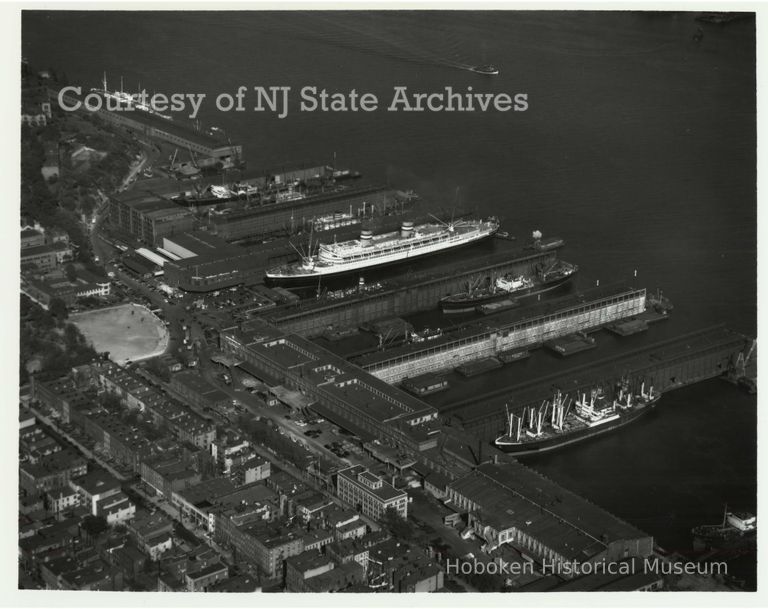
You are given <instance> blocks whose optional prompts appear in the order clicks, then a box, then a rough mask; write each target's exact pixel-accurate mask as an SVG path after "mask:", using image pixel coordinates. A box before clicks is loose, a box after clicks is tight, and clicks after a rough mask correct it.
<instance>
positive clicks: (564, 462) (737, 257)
mask: <svg viewBox="0 0 768 609" xmlns="http://www.w3.org/2000/svg"><path fill="white" fill-rule="evenodd" d="M700 25H701V27H702V29H703V31H704V38H703V40H702V41H701V43H700V44H696V43H695V42H693V41H692V35H693V34H694V33H695V32H696V29H697V28H698V27H699V26H700ZM754 52H755V30H754V21H753V20H743V21H738V22H734V23H731V24H728V25H725V26H716V25H707V24H699V23H697V22H695V21H694V15H693V14H690V13H665V14H661V13H630V12H621V13H619V12H615V13H599V14H595V13H588V12H570V13H562V12H554V13H543V12H520V13H512V12H510V13H503V12H501V13H499V12H477V13H456V12H444V13H426V12H387V13H372V12H362V13H330V12H326V13H238V12H228V13H207V14H201V13H172V14H169V13H154V14H152V15H150V16H148V15H147V14H144V13H123V14H115V13H98V12H94V13H90V14H82V13H70V14H63V13H59V14H51V13H43V12H41V13H32V12H29V13H27V14H26V15H25V17H24V20H23V54H24V56H26V57H27V58H28V59H29V60H30V61H31V62H32V63H33V64H34V65H38V66H41V67H46V66H53V67H54V68H55V69H56V70H57V71H58V72H62V71H63V72H65V73H66V75H67V77H68V79H69V81H70V82H71V83H73V84H83V85H84V86H85V87H95V86H98V84H99V82H100V80H101V75H102V72H103V71H104V70H106V71H107V72H108V75H109V77H110V82H111V85H112V86H117V85H118V82H119V77H120V75H122V76H123V77H124V82H125V83H126V88H128V89H135V88H136V86H137V83H138V82H141V84H142V86H144V87H146V88H147V89H148V90H150V91H152V90H155V91H158V92H164V93H173V92H205V93H207V94H208V96H209V98H208V99H207V100H206V102H205V103H204V106H203V110H202V112H201V116H200V119H201V120H202V122H203V123H204V124H206V125H217V126H219V127H222V128H224V129H225V130H226V131H227V132H229V133H230V134H232V137H233V139H235V140H237V141H239V142H242V143H243V144H244V146H245V158H246V159H247V161H248V164H249V167H251V168H258V167H266V166H273V165H276V164H281V163H290V162H293V161H298V160H302V159H320V160H325V161H327V162H330V161H331V159H332V157H333V154H334V152H335V153H336V155H337V158H338V160H339V165H343V166H349V167H352V168H354V169H357V170H359V171H362V172H363V173H364V174H365V175H366V176H368V177H372V178H378V179H382V180H385V179H386V180H390V181H391V182H392V183H393V184H394V185H396V186H398V187H402V188H409V187H410V188H415V189H416V190H417V191H418V192H419V193H420V194H421V195H422V196H423V197H425V198H427V199H430V200H432V201H433V202H434V203H435V205H438V206H443V207H450V206H451V205H452V204H453V202H454V200H455V196H456V194H455V193H456V189H457V187H460V192H461V195H460V196H461V199H462V202H463V203H464V204H465V205H466V206H467V207H470V208H475V209H476V210H477V211H478V212H479V213H483V214H491V213H493V214H496V215H499V216H501V217H502V218H503V224H504V228H505V229H506V230H509V231H510V232H512V233H514V234H518V235H527V234H530V232H531V231H532V230H534V229H539V230H541V231H542V232H543V233H544V234H545V235H560V236H562V237H564V238H565V239H566V240H567V246H566V249H565V250H564V251H563V257H564V258H566V259H567V260H570V261H573V262H576V263H577V264H579V265H580V267H581V276H580V277H579V284H580V285H582V286H589V285H594V283H595V282H596V281H597V280H600V281H601V283H609V282H611V281H614V280H616V279H619V278H625V279H628V278H631V277H632V275H633V272H634V271H635V270H637V279H636V280H635V284H636V285H639V286H645V287H647V288H648V289H649V290H655V289H656V288H657V287H661V288H662V289H663V290H664V291H665V294H667V295H668V296H669V297H670V298H671V299H672V300H673V301H674V303H675V311H674V319H673V320H671V321H670V322H668V323H666V324H663V326H664V327H662V326H659V327H658V328H654V329H653V335H652V336H649V337H647V338H640V339H638V340H641V341H642V340H660V339H661V338H665V337H668V336H670V337H671V336H674V335H676V334H680V333H683V332H686V331H689V330H695V329H698V328H701V327H704V326H707V325H711V324H716V323H721V322H722V323H726V324H727V325H728V326H729V327H731V328H733V329H734V330H738V331H741V332H744V333H749V334H752V335H754V333H755V332H756V325H757V323H756V313H757V311H756V300H757V296H756V251H757V249H756V215H757V214H756V209H757V206H756V170H755V162H756V160H755V158H756V157H755V154H756V153H755V151H756V132H755V61H754V57H755V56H754ZM491 62H492V63H494V64H496V65H498V66H499V68H500V70H501V73H500V74H499V75H498V76H495V77H487V76H482V75H478V74H475V73H472V72H470V71H467V70H466V69H462V66H466V65H476V64H481V63H491ZM239 85H247V86H254V85H263V86H271V85H281V86H282V85H286V86H291V87H293V94H292V98H293V100H294V104H293V105H292V107H291V108H290V113H289V115H288V117H287V118H285V119H282V120H280V119H277V118H276V117H275V116H274V115H272V114H268V113H263V112H262V113H257V112H244V113H235V112H231V113H221V112H218V111H216V109H215V108H214V106H213V104H212V98H213V97H214V96H215V95H216V94H218V93H219V92H223V91H228V92H234V91H235V90H236V88H237V87H238V86H239ZM309 85H315V86H317V87H318V88H323V87H325V88H326V89H328V90H329V91H343V92H347V91H349V90H350V89H353V88H355V89H357V90H358V91H359V92H367V91H370V92H373V93H375V94H377V95H378V97H379V99H380V108H379V110H378V111H376V112H371V113H351V112H347V113H322V112H300V111H299V109H298V106H297V104H298V100H299V97H298V90H299V89H300V88H301V87H304V86H309ZM399 85H403V86H408V87H409V89H410V90H411V91H418V92H439V91H442V90H443V88H444V87H446V86H452V87H454V89H455V90H457V91H464V90H466V87H467V86H472V87H473V88H474V90H475V91H479V92H506V93H509V94H511V95H514V94H515V93H520V92H524V93H527V94H528V102H529V109H528V110H527V111H526V112H508V113H499V112H488V113H429V112H423V113H415V112H414V113H404V112H387V111H386V110H385V107H386V105H387V104H388V102H389V100H390V98H391V95H392V90H393V87H394V86H399ZM249 99H251V98H249ZM497 243H499V242H497ZM485 247H488V246H485ZM490 247H500V245H498V244H495V245H492V246H490ZM462 255H463V254H454V256H457V258H456V259H459V258H460V257H461V256H462ZM484 378H485V377H484ZM484 382H485V383H486V384H487V383H490V384H491V385H492V386H498V387H501V386H503V385H504V383H505V382H508V379H505V376H504V375H503V374H494V375H491V376H488V377H487V379H485V381H484ZM436 399H437V398H436ZM527 462H528V463H530V464H531V465H532V466H533V467H535V468H536V469H538V470H539V471H541V472H543V473H544V474H546V475H547V476H549V477H551V478H553V479H555V480H557V481H559V482H562V483H563V484H565V485H566V486H568V487H569V488H571V489H573V490H575V491H577V492H579V493H581V494H583V495H584V496H585V497H588V498H589V499H590V500H592V501H594V502H595V503H597V504H599V505H601V506H603V507H605V508H606V509H608V510H609V511H611V512H613V513H615V514H617V515H619V516H621V517H623V518H625V519H626V520H628V521H630V522H632V523H634V524H636V525H638V526H639V527H641V528H642V529H644V530H647V531H648V532H650V533H652V534H653V535H655V536H656V538H657V539H658V542H659V543H660V544H661V545H662V546H665V547H667V548H668V549H686V548H687V547H688V546H689V544H690V540H689V537H688V531H689V529H690V527H691V526H693V525H696V524H700V523H703V522H715V521H717V520H718V519H719V518H720V514H721V510H722V506H723V504H724V503H726V502H727V503H729V504H731V505H733V506H738V507H744V508H746V509H756V495H755V494H756V400H755V398H754V397H750V396H745V395H743V394H740V393H738V391H737V390H735V389H734V388H733V387H731V386H729V385H726V384H725V383H722V382H720V381H711V382H707V383H702V384H700V385H698V386H693V387H689V388H687V389H682V390H678V391H676V392H673V393H670V394H668V395H666V396H665V397H664V398H663V403H662V404H660V407H659V409H658V412H657V413H655V414H654V415H653V416H651V417H648V418H646V419H644V420H641V421H638V422H637V423H636V424H634V425H633V426H631V427H630V428H627V429H625V430H623V431H622V432H621V433H617V434H614V435H609V436H607V437H603V438H600V439H597V440H595V441H593V442H589V443H586V444H584V445H577V446H573V447H570V448H567V449H565V450H563V451H561V452H557V453H554V454H551V455H549V456H543V457H536V458H532V459H528V461H527Z"/></svg>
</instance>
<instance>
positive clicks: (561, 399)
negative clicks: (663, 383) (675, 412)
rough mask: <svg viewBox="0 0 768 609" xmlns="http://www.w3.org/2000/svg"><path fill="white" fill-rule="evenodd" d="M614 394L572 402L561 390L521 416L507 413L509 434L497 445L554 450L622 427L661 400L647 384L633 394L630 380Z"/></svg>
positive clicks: (597, 392) (517, 450) (596, 393)
mask: <svg viewBox="0 0 768 609" xmlns="http://www.w3.org/2000/svg"><path fill="white" fill-rule="evenodd" d="M614 393H615V395H614V398H613V399H612V400H611V399H609V398H608V396H607V395H606V394H605V393H604V392H603V390H602V388H600V387H596V388H594V389H592V390H591V391H590V392H589V394H587V393H582V394H581V396H578V397H577V398H576V400H572V399H571V398H570V397H569V396H568V395H565V394H563V393H562V392H561V391H559V390H558V391H556V392H555V394H554V396H553V397H552V399H551V400H544V401H543V402H542V403H541V405H540V406H538V407H534V406H529V407H527V408H526V409H525V410H523V412H522V414H520V415H517V414H514V413H509V412H507V433H505V434H504V435H503V436H500V437H499V438H497V439H496V442H495V444H496V446H497V447H498V448H499V449H500V450H503V451H505V452H509V453H514V454H517V455H526V454H534V453H542V452H546V451H550V450H554V449H556V448H561V447H563V446H567V445H569V444H573V443H575V442H581V441H583V440H586V439H588V438H591V437H594V436H597V435H600V434H603V433H606V432H608V431H611V430H613V429H618V428H619V427H623V426H624V425H627V424H629V423H631V422H632V421H634V420H636V419H637V418H638V417H640V416H642V415H643V414H645V413H647V412H649V411H650V410H651V409H652V408H653V407H654V406H655V405H656V403H657V402H658V401H659V399H660V398H661V394H659V393H654V391H653V387H651V388H650V390H649V391H648V393H646V392H645V383H642V384H641V386H640V390H639V392H638V393H637V394H635V393H633V392H632V391H631V389H630V387H629V382H628V381H627V380H622V382H620V383H619V384H618V385H617V387H616V388H615V392H614Z"/></svg>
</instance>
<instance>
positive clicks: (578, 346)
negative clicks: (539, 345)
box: [544, 333, 597, 357]
mask: <svg viewBox="0 0 768 609" xmlns="http://www.w3.org/2000/svg"><path fill="white" fill-rule="evenodd" d="M544 346H545V347H546V348H547V349H549V350H550V351H552V352H553V353H555V354H557V355H559V356H560V357H568V356H569V355H575V354H576V353H581V352H582V351H588V350H590V349H594V348H596V347H597V341H596V340H595V339H594V338H592V337H591V336H589V335H587V334H584V333H576V334H567V335H565V336H563V337H561V338H553V339H552V340H548V341H547V342H545V343H544Z"/></svg>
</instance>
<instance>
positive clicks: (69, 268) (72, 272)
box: [64, 263, 77, 283]
mask: <svg viewBox="0 0 768 609" xmlns="http://www.w3.org/2000/svg"><path fill="white" fill-rule="evenodd" d="M64 273H65V274H66V276H67V279H68V280H69V281H70V282H72V283H74V282H75V281H77V269H76V268H75V265H74V264H71V263H70V264H68V265H66V266H65V267H64Z"/></svg>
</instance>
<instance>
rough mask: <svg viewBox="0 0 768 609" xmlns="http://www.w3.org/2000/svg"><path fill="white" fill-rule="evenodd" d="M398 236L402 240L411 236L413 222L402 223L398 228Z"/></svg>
mask: <svg viewBox="0 0 768 609" xmlns="http://www.w3.org/2000/svg"><path fill="white" fill-rule="evenodd" d="M400 236H401V237H402V238H403V239H408V238H409V237H411V236H413V222H410V221H408V222H403V225H402V226H401V227H400Z"/></svg>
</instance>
